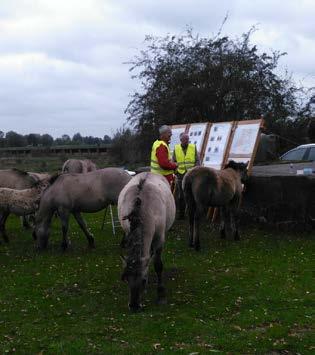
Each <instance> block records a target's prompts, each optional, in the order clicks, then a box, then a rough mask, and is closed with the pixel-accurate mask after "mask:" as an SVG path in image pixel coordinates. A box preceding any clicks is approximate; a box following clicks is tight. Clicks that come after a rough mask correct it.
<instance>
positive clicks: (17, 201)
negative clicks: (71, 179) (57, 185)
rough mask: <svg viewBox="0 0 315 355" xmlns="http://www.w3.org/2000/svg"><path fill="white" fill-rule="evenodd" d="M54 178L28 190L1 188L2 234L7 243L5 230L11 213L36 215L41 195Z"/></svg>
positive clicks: (38, 183) (40, 182)
mask: <svg viewBox="0 0 315 355" xmlns="http://www.w3.org/2000/svg"><path fill="white" fill-rule="evenodd" d="M53 179H54V177H49V178H47V179H43V180H40V181H38V182H36V183H35V185H34V186H33V187H31V188H28V189H23V190H17V189H10V188H7V187H1V188H0V213H1V214H0V233H1V234H2V236H3V239H4V240H5V241H6V242H9V239H8V236H7V234H6V230H5V223H6V220H7V218H8V216H9V214H10V213H14V214H15V215H17V216H23V217H24V216H26V215H30V214H33V213H35V211H36V210H37V208H38V205H39V201H40V198H41V195H42V193H43V191H44V189H45V188H47V186H48V185H49V184H51V183H52V181H53Z"/></svg>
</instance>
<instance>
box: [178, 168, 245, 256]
mask: <svg viewBox="0 0 315 355" xmlns="http://www.w3.org/2000/svg"><path fill="white" fill-rule="evenodd" d="M246 179H247V164H244V163H236V162H234V161H230V162H229V163H228V164H227V165H226V166H225V168H224V169H223V170H221V171H219V170H215V169H211V168H207V167H199V166H198V167H196V168H194V169H191V170H190V171H188V173H187V174H186V176H185V177H184V180H183V190H184V194H185V200H186V205H187V209H188V216H189V246H191V247H195V249H196V250H199V249H200V240H199V224H200V218H201V216H202V215H203V214H204V213H205V212H206V211H207V210H208V208H209V207H220V216H221V225H220V232H221V237H222V238H225V237H226V236H227V237H228V238H232V237H234V239H235V240H238V239H239V233H238V225H237V218H236V217H237V212H238V209H239V207H240V202H241V196H242V190H243V188H242V183H244V182H245V181H246Z"/></svg>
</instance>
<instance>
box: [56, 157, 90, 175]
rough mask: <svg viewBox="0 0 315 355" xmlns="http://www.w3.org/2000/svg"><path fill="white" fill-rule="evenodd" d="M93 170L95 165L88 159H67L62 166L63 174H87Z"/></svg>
mask: <svg viewBox="0 0 315 355" xmlns="http://www.w3.org/2000/svg"><path fill="white" fill-rule="evenodd" d="M95 170H96V165H95V164H94V163H93V162H92V161H91V160H89V159H83V160H79V159H68V160H67V161H66V162H65V163H64V164H63V166H62V172H63V173H88V172H90V171H95Z"/></svg>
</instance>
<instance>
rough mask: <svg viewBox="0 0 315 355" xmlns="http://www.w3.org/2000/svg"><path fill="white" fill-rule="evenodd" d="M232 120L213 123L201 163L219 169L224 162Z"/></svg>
mask: <svg viewBox="0 0 315 355" xmlns="http://www.w3.org/2000/svg"><path fill="white" fill-rule="evenodd" d="M232 125H233V122H218V123H213V124H212V126H211V128H210V132H209V135H208V137H207V142H206V148H205V153H204V158H203V162H202V165H204V166H207V167H210V168H214V169H217V170H220V169H221V168H222V165H223V163H224V157H225V152H226V147H227V144H228V141H229V138H230V134H231V129H232Z"/></svg>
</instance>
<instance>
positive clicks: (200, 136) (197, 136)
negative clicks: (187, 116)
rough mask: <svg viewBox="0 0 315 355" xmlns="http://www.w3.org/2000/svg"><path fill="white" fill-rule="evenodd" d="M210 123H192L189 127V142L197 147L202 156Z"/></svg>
mask: <svg viewBox="0 0 315 355" xmlns="http://www.w3.org/2000/svg"><path fill="white" fill-rule="evenodd" d="M207 126H208V123H207V122H206V123H192V124H191V125H190V126H189V130H188V135H189V142H190V143H193V144H195V145H196V147H197V151H198V153H199V154H200V153H201V149H202V146H203V142H204V139H205V135H206V130H207Z"/></svg>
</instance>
